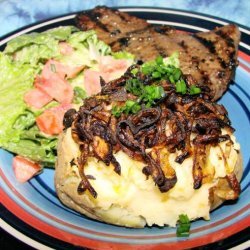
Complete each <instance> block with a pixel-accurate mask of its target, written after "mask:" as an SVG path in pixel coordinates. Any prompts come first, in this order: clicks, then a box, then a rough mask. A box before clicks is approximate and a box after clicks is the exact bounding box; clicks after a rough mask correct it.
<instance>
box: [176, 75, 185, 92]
mask: <svg viewBox="0 0 250 250" xmlns="http://www.w3.org/2000/svg"><path fill="white" fill-rule="evenodd" d="M175 87H176V92H177V93H181V94H186V93H187V85H186V83H185V82H184V80H182V79H181V80H179V81H178V82H177V83H176V85H175Z"/></svg>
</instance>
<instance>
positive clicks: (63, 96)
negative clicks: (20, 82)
mask: <svg viewBox="0 0 250 250" xmlns="http://www.w3.org/2000/svg"><path fill="white" fill-rule="evenodd" d="M35 86H36V87H37V88H38V89H39V90H41V91H44V92H45V93H46V94H48V95H49V96H51V97H52V98H53V99H55V100H57V101H58V102H60V103H71V102H72V100H73V96H74V91H73V88H72V86H71V85H70V84H69V83H68V82H67V81H66V80H63V79H61V78H60V77H59V76H58V75H56V74H52V75H51V76H50V78H48V79H43V81H42V82H35Z"/></svg>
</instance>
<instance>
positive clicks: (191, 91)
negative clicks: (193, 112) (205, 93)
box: [189, 85, 201, 95]
mask: <svg viewBox="0 0 250 250" xmlns="http://www.w3.org/2000/svg"><path fill="white" fill-rule="evenodd" d="M200 93H201V89H200V88H199V87H196V86H195V85H191V86H190V88H189V94H190V95H197V94H200Z"/></svg>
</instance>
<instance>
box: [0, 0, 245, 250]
mask: <svg viewBox="0 0 250 250" xmlns="http://www.w3.org/2000/svg"><path fill="white" fill-rule="evenodd" d="M31 3H32V4H31ZM96 5H106V6H109V7H112V6H131V7H132V6H143V7H145V6H154V7H163V8H173V9H182V10H188V11H194V12H199V13H204V14H208V15H212V16H217V17H220V18H224V19H228V20H230V21H233V22H236V23H239V24H242V25H245V26H247V27H250V18H249V13H250V1H249V0H238V1H237V0H227V1H225V0H168V1H166V0H165V1H163V0H143V1H140V0H138V1H134V0H119V1H114V0H102V1H98V0H92V1H87V0H32V1H31V0H0V10H1V11H0V23H1V26H0V37H2V36H4V35H6V34H8V33H10V32H13V31H15V30H16V29H18V28H21V27H24V26H26V25H30V24H33V23H35V22H38V21H42V20H45V19H48V18H52V17H56V16H60V15H63V14H67V13H70V12H77V11H81V10H84V9H91V8H93V7H95V6H96ZM243 233H244V235H246V237H245V238H244V239H243V241H245V240H247V239H249V234H250V232H249V228H248V229H246V230H244V231H243ZM233 237H234V240H236V239H237V237H238V236H237V235H236V236H233ZM224 243H225V242H224ZM238 243H241V242H238ZM228 247H231V246H228ZM0 249H30V248H28V247H27V246H26V245H25V244H24V243H22V242H20V241H18V240H17V239H15V238H13V237H12V236H10V235H9V234H8V233H6V232H4V231H3V230H1V228H0ZM205 249H208V248H205ZM214 249H220V248H219V246H218V247H216V248H214Z"/></svg>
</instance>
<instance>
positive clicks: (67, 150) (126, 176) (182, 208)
mask: <svg viewBox="0 0 250 250" xmlns="http://www.w3.org/2000/svg"><path fill="white" fill-rule="evenodd" d="M232 139H233V140H234V136H233V135H232ZM221 144H223V143H221ZM234 145H235V146H234V147H233V148H232V149H231V152H230V155H229V159H230V160H229V162H230V169H231V170H232V172H233V173H235V175H236V176H237V180H238V181H240V179H241V176H242V159H241V155H240V153H239V151H238V150H239V148H238V144H236V143H235V144H234ZM224 146H225V142H224ZM217 150H218V148H213V149H212V150H210V153H209V161H208V162H207V164H208V165H210V166H209V169H210V170H209V171H211V172H212V175H214V177H213V178H212V177H211V176H210V177H208V178H211V179H210V180H209V181H207V182H206V183H204V184H203V185H202V186H201V187H200V188H199V189H193V177H192V157H190V158H188V159H186V160H185V161H184V162H183V163H182V165H180V164H178V163H176V162H175V161H174V157H175V154H173V155H172V156H170V162H171V164H172V166H173V167H174V169H175V171H176V174H177V180H178V181H177V183H176V185H175V186H174V187H173V188H172V189H171V190H170V191H168V192H167V193H162V192H160V191H159V189H158V188H157V186H156V185H155V183H154V181H153V180H152V178H151V177H150V176H149V177H148V178H146V177H145V175H144V174H143V173H142V169H143V166H144V164H143V163H142V162H140V161H136V160H133V159H132V158H130V157H129V156H128V155H127V154H125V153H124V152H122V151H119V152H118V153H117V154H115V157H116V159H117V161H119V163H120V165H121V175H118V174H117V173H115V172H114V170H113V166H111V165H110V166H106V165H105V164H104V163H103V162H101V161H99V162H98V160H97V159H96V158H94V157H92V158H89V159H88V163H87V164H86V166H85V170H84V171H85V174H86V175H89V176H94V177H95V179H92V180H91V179H90V182H91V185H92V186H93V187H94V189H95V190H96V191H97V193H98V196H97V197H96V198H93V196H92V195H91V194H90V193H89V192H88V191H86V192H85V193H83V194H79V193H78V191H77V189H78V185H79V183H80V181H81V177H80V175H79V173H78V169H77V167H76V166H75V165H72V160H73V159H76V158H77V157H79V156H80V150H79V145H78V144H77V143H76V142H75V141H74V140H73V138H72V135H71V129H70V128H69V129H67V130H66V131H65V132H64V133H62V134H61V135H60V138H59V144H58V158H57V163H56V172H55V186H56V190H57V194H58V196H59V198H60V200H61V201H62V202H63V203H64V204H65V205H66V206H68V207H70V208H72V209H74V210H76V211H78V212H80V213H82V214H84V215H86V216H87V217H90V218H93V219H96V220H99V221H103V222H106V223H110V224H115V225H120V226H126V227H135V228H141V227H144V226H145V225H149V226H151V225H153V224H156V225H159V226H163V225H169V226H175V225H176V222H177V220H178V216H179V214H187V215H188V217H189V218H190V220H195V219H197V218H204V219H206V220H207V219H209V212H210V211H211V210H213V209H215V208H216V207H218V206H219V205H220V204H221V203H223V202H224V201H225V200H228V199H235V198H236V197H235V191H234V190H233V189H232V187H231V186H230V185H229V184H228V182H227V179H226V178H227V177H226V170H225V166H220V167H218V166H219V165H220V164H222V162H221V159H220V157H221V155H216V152H218V151H217ZM216 162H217V164H218V165H217V166H214V165H213V164H215V163H216ZM222 165H223V164H222Z"/></svg>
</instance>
